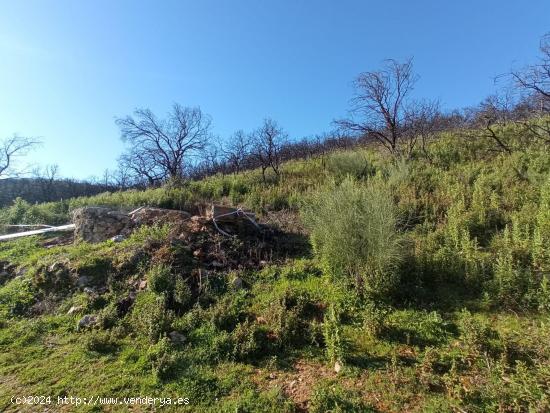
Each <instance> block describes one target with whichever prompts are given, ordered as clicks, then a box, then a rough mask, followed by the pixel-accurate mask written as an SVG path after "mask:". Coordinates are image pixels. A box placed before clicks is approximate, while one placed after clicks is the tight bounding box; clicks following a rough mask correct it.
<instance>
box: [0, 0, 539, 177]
mask: <svg viewBox="0 0 550 413" xmlns="http://www.w3.org/2000/svg"><path fill="white" fill-rule="evenodd" d="M527 3H529V4H527ZM547 31H550V2H548V1H547V0H532V1H529V2H525V1H519V0H518V1H512V0H507V1H502V0H501V1H496V0H483V1H481V0H477V1H473V0H467V1H456V2H455V1H453V2H451V1H441V0H439V1H436V0H430V1H428V0H419V1H410V0H408V1H406V0H400V1H385V2H380V1H350V0H339V1H336V0H335V1H313V0H311V1H300V0H286V1H283V0H279V1H275V0H268V1H258V0H246V1H244V0H243V1H239V0H234V1H222V0H218V1H210V0H200V1H199V0H195V1H186V0H181V1H166V0H164V1H163V0H159V1H152V0H151V1H141V0H132V1H109V0H99V1H98V0H96V1H87V2H84V1H62V0H56V1H48V0H36V1H31V0H24V1H13V0H0V137H5V136H9V135H12V134H13V133H15V132H17V133H19V134H21V135H25V136H39V137H41V138H42V140H43V145H42V147H41V148H40V149H39V150H37V151H35V152H34V153H33V154H32V155H31V156H29V161H32V162H34V163H40V164H52V163H57V164H59V166H60V169H61V173H62V174H63V175H64V176H73V177H78V178H86V177H89V176H91V175H94V174H95V175H101V174H102V172H103V170H105V168H114V167H115V165H116V158H117V156H118V155H119V154H120V152H121V151H122V149H123V147H122V144H121V142H120V139H119V131H118V129H117V127H116V125H115V124H114V119H115V117H121V116H124V115H126V114H129V113H131V112H132V111H133V109H134V108H136V107H149V108H151V109H152V110H153V111H155V112H156V113H158V114H164V113H165V112H166V111H167V110H168V109H169V108H170V105H171V104H172V103H173V102H179V103H181V104H182V105H184V106H195V105H198V106H200V107H201V109H203V111H204V112H206V113H208V114H210V115H211V116H212V118H213V126H214V132H215V133H216V134H217V135H219V136H222V137H226V136H228V135H229V134H231V133H232V132H233V131H234V130H236V129H241V128H242V129H245V130H250V129H252V128H255V127H256V126H257V125H258V124H259V123H260V122H261V121H262V119H263V118H264V117H266V116H270V117H273V118H274V119H276V120H278V121H279V123H280V124H281V125H282V126H283V127H285V128H286V130H287V131H288V132H289V134H290V135H291V137H293V138H301V137H303V136H310V135H314V134H316V133H321V132H323V131H328V130H330V128H331V122H332V120H333V119H335V118H339V117H341V116H343V115H344V114H345V112H346V108H347V103H348V100H349V98H350V96H351V86H350V83H351V81H352V79H353V78H354V76H356V75H357V74H358V73H359V72H361V71H365V70H372V69H376V68H378V67H379V66H380V62H381V61H382V60H383V59H385V58H396V59H403V58H406V57H408V56H414V62H415V69H416V72H417V73H418V74H420V76H421V80H420V81H419V83H418V85H417V88H416V90H415V94H416V96H418V97H431V98H439V99H440V100H441V102H442V103H443V105H444V106H445V107H447V108H455V107H463V106H468V105H473V104H476V103H477V102H479V101H480V100H481V99H482V98H483V97H484V96H486V95H487V94H489V93H491V92H492V91H493V90H494V84H493V78H494V77H495V76H496V75H498V74H501V73H503V72H506V71H507V70H509V68H510V67H511V66H521V65H523V64H525V63H528V62H532V61H534V59H535V58H536V55H537V47H538V41H539V38H540V37H541V36H542V35H543V34H544V33H545V32H547Z"/></svg>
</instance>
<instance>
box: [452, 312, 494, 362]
mask: <svg viewBox="0 0 550 413" xmlns="http://www.w3.org/2000/svg"><path fill="white" fill-rule="evenodd" d="M457 324H458V328H459V331H460V337H461V339H462V341H463V342H464V344H465V345H466V346H467V347H468V348H470V349H471V350H473V351H474V352H487V351H490V350H492V349H493V348H494V345H493V341H494V340H495V339H497V338H498V333H497V332H496V331H495V330H494V329H492V328H491V326H490V324H489V322H488V321H487V320H486V319H484V318H482V317H480V316H478V315H473V314H472V313H470V312H469V311H468V310H462V311H461V312H460V314H459V317H458V321H457Z"/></svg>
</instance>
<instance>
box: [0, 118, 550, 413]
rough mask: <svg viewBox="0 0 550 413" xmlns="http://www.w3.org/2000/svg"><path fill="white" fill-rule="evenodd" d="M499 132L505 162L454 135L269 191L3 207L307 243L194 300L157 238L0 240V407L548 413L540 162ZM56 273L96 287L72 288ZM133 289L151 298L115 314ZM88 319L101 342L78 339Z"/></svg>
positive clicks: (303, 164)
mask: <svg viewBox="0 0 550 413" xmlns="http://www.w3.org/2000/svg"><path fill="white" fill-rule="evenodd" d="M498 128H499V129H498V133H499V136H502V137H503V138H504V139H505V141H506V142H507V143H508V144H509V146H510V147H511V148H514V150H510V151H497V150H495V148H494V143H493V141H492V140H485V139H481V138H479V137H477V138H475V139H473V138H472V137H475V136H474V135H475V133H474V134H473V135H472V133H468V134H467V136H464V134H462V133H460V132H453V133H451V132H448V133H444V134H443V135H442V136H440V137H439V138H438V139H435V140H433V141H431V142H429V143H428V144H427V146H426V148H423V150H422V151H420V150H418V149H417V150H416V151H415V152H414V153H413V154H412V157H411V159H410V160H407V161H399V160H396V159H395V158H394V157H389V156H388V155H386V154H385V153H383V152H380V151H378V150H377V149H376V148H375V147H369V148H357V149H354V150H347V151H337V152H332V153H329V154H326V155H323V156H318V157H315V158H312V159H309V160H302V161H291V162H288V163H286V164H284V165H283V166H282V167H281V170H280V174H279V175H276V174H275V173H273V174H271V175H270V174H269V173H268V175H267V177H266V182H264V180H263V178H262V174H261V171H258V170H253V171H246V172H242V173H240V174H234V175H225V176H224V175H216V176H212V177H209V178H206V179H204V180H201V181H193V182H187V183H185V184H178V185H167V186H164V187H162V188H156V189H149V190H145V191H137V190H134V191H126V192H114V193H103V194H99V195H96V196H93V197H87V198H74V199H68V200H64V201H61V202H55V203H46V204H37V205H31V204H28V203H26V202H24V201H22V200H17V201H15V203H14V204H13V205H12V206H10V207H9V208H4V209H2V210H0V222H1V223H37V222H40V223H62V222H65V221H67V220H68V219H69V212H70V210H71V209H74V208H76V207H79V206H83V205H106V206H111V207H117V208H122V209H130V208H133V207H136V206H141V205H153V206H160V207H167V208H181V209H191V208H193V206H194V205H196V204H197V203H199V202H205V201H211V200H216V201H220V202H225V203H228V204H233V205H243V206H246V207H248V208H251V209H253V210H255V211H256V212H258V213H259V214H260V215H261V217H262V218H261V220H262V221H263V222H266V223H269V224H270V225H274V226H278V227H279V228H280V229H281V230H282V231H286V232H294V233H295V234H294V235H295V237H294V238H289V239H295V240H300V239H302V238H303V239H305V237H306V236H309V241H310V242H303V243H298V242H297V241H296V242H297V243H296V244H295V245H296V248H295V250H296V251H295V254H293V255H288V258H287V259H282V258H281V257H280V256H279V258H274V259H273V260H272V261H271V262H267V263H265V265H264V266H263V268H261V269H243V270H242V271H235V270H232V271H228V272H224V271H223V270H222V271H219V272H218V273H216V276H214V277H211V278H208V279H207V280H206V281H205V282H204V283H205V284H204V285H201V289H200V290H199V291H198V293H197V292H196V291H195V290H193V289H192V288H190V286H189V285H188V284H187V283H186V281H185V280H187V279H188V274H189V272H190V271H192V267H193V265H194V264H193V263H194V261H193V258H192V257H190V256H189V255H190V254H189V251H188V250H187V249H186V248H184V246H182V245H180V244H178V243H174V242H170V241H169V238H170V237H169V234H170V228H169V227H151V228H143V229H141V230H140V231H138V232H136V233H134V234H133V235H132V236H131V237H129V238H128V239H126V240H125V241H123V242H121V243H113V242H110V241H108V242H105V243H101V244H94V245H90V244H86V243H82V244H78V245H69V246H55V247H52V248H43V247H41V246H40V245H41V240H39V239H33V238H31V239H23V240H21V241H17V242H10V243H2V244H0V262H6V263H8V262H9V263H10V265H11V266H12V267H13V268H15V269H13V268H12V271H15V272H16V273H17V274H19V276H17V277H15V278H9V279H7V278H6V280H7V281H4V279H2V280H0V282H2V283H3V285H2V286H1V287H0V350H1V351H0V375H1V376H2V377H3V379H2V380H1V381H0V389H1V391H0V409H1V410H5V411H16V410H17V408H20V406H17V407H16V406H13V405H11V404H10V402H9V395H13V394H25V395H27V394H51V395H55V396H57V395H84V394H85V393H90V391H91V389H92V390H93V393H94V395H104V396H106V397H108V396H122V395H125V396H134V395H140V394H141V395H151V396H152V395H155V396H164V397H168V396H172V397H174V396H176V397H177V396H181V397H189V399H190V402H191V404H190V405H189V406H187V407H184V408H182V407H181V406H179V407H177V408H172V409H173V411H186V410H185V409H187V411H212V412H214V411H216V412H218V411H228V412H229V411H231V412H233V411H240V412H255V411H258V412H260V411H262V412H263V411H273V412H280V411H297V410H298V411H300V410H304V409H306V408H307V409H309V411H312V412H326V411H335V412H364V411H395V412H399V411H433V412H445V411H449V412H451V411H474V412H475V411H479V412H484V411H487V412H492V411H518V412H522V411H547V410H549V409H550V350H549V348H548V345H547V343H548V341H549V340H550V327H549V323H550V318H549V314H550V278H549V277H550V156H549V154H548V147H547V146H545V144H544V143H542V142H541V141H540V140H538V139H531V138H530V136H529V129H526V128H524V127H521V126H520V125H518V124H503V125H500V126H498ZM516 148H517V149H516ZM268 172H269V171H268ZM167 240H168V241H167ZM293 245H294V244H293ZM144 246H146V247H144ZM298 247H299V248H298ZM60 262H62V263H65V264H64V265H66V266H68V267H69V268H70V270H71V274H72V273H75V274H77V275H79V276H81V275H86V276H88V277H91V278H93V279H95V280H97V282H98V285H105V286H106V290H105V291H104V292H103V293H100V294H97V293H94V294H90V293H87V292H83V291H81V290H79V289H71V288H69V287H68V286H69V285H70V282H69V281H68V278H67V277H69V275H68V273H67V272H64V271H59V270H58V267H59V263H60ZM236 278H239V279H241V280H242V285H243V288H240V287H239V286H238V284H237V283H235V279H236ZM141 279H147V280H148V286H147V290H146V291H141V292H139V293H138V294H137V297H136V299H135V303H134V304H133V305H132V306H131V308H130V309H126V311H121V309H120V302H121V300H124V299H125V298H126V297H127V294H128V289H129V285H131V284H132V283H135V282H137V281H139V280H141ZM71 307H78V308H79V311H77V312H74V313H73V314H67V311H68V310H69V309H70V308H71ZM92 313H94V314H98V318H99V322H98V324H97V326H96V327H95V328H92V329H79V328H78V327H77V321H78V320H79V319H80V318H81V317H82V315H83V314H92ZM173 331H176V332H179V333H180V334H182V335H183V336H185V340H184V341H183V342H177V341H174V340H170V339H169V338H168V334H169V333H170V332H173ZM140 408H141V409H142V410H143V411H145V410H146V408H145V407H144V406H140ZM81 409H82V410H83V411H121V410H120V406H116V407H115V406H102V407H101V408H99V407H97V406H96V407H92V406H84V407H81ZM170 409H171V408H170V407H167V408H166V410H167V411H170ZM67 410H70V407H67ZM129 410H130V409H128V411H129ZM28 411H33V409H32V408H29V409H28ZM132 411H136V408H134V410H132ZM137 411H139V408H137Z"/></svg>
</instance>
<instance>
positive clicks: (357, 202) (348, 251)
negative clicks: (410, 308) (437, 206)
mask: <svg viewBox="0 0 550 413" xmlns="http://www.w3.org/2000/svg"><path fill="white" fill-rule="evenodd" d="M302 212H303V214H302V215H303V218H304V221H305V223H306V225H307V226H308V228H309V229H310V231H311V241H312V244H313V247H314V250H315V252H316V253H317V254H318V255H319V257H320V259H321V260H322V262H323V264H324V266H325V268H326V270H327V271H328V272H329V273H330V274H331V275H332V276H333V277H334V278H335V279H341V280H342V279H345V280H346V281H347V282H349V283H350V284H353V285H355V287H356V288H357V289H358V290H364V291H366V292H367V293H373V294H378V295H380V294H383V293H385V292H387V291H388V290H391V289H392V288H394V287H395V286H396V285H397V282H398V274H397V268H398V266H399V263H400V262H401V260H402V257H403V254H402V251H401V236H400V235H399V234H398V232H397V230H396V226H397V222H398V219H397V216H396V212H395V207H394V204H393V202H392V199H391V196H390V194H389V193H388V191H387V190H386V189H384V187H383V186H376V185H372V184H367V185H361V184H359V183H357V182H355V181H354V180H352V179H346V180H344V181H343V182H342V184H341V185H338V186H335V185H331V186H329V187H328V188H327V189H325V190H323V191H320V192H318V193H317V194H315V195H314V196H313V197H312V199H311V200H310V202H309V203H308V204H307V205H305V206H304V209H303V211H302Z"/></svg>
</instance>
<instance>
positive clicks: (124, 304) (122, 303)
mask: <svg viewBox="0 0 550 413" xmlns="http://www.w3.org/2000/svg"><path fill="white" fill-rule="evenodd" d="M135 298H136V296H135V295H134V294H129V295H128V296H127V297H124V298H122V299H120V300H118V301H117V303H116V311H117V315H118V316H119V317H124V316H125V315H126V313H128V311H129V310H130V308H131V307H132V305H133V304H134V301H135Z"/></svg>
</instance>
